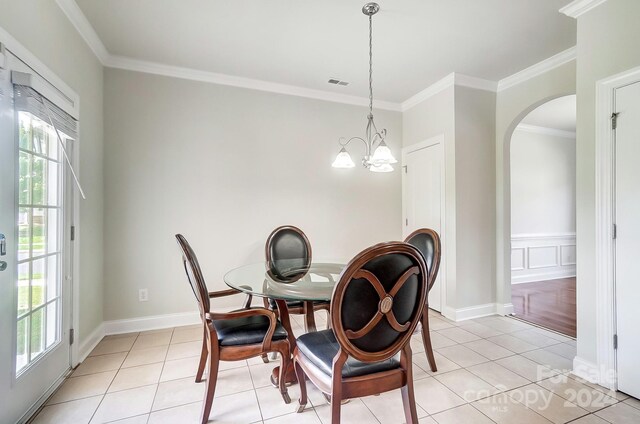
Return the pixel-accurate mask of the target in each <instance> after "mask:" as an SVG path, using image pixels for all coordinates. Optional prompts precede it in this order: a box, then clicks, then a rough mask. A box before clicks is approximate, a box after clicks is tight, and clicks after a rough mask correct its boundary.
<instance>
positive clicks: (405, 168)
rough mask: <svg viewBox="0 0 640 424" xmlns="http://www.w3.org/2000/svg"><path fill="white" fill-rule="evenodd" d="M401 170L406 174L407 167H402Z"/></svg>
mask: <svg viewBox="0 0 640 424" xmlns="http://www.w3.org/2000/svg"><path fill="white" fill-rule="evenodd" d="M402 169H404V173H405V174H406V173H407V169H408V167H407V165H405V166H403V167H402Z"/></svg>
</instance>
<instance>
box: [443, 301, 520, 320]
mask: <svg viewBox="0 0 640 424" xmlns="http://www.w3.org/2000/svg"><path fill="white" fill-rule="evenodd" d="M497 309H498V308H497V305H496V304H495V303H485V304H484V305H475V306H469V307H466V308H460V309H454V308H452V307H450V306H445V307H444V308H442V312H441V314H442V315H444V317H445V318H448V319H450V320H451V321H456V322H458V321H467V320H470V319H474V318H482V317H487V316H490V315H496V314H497V313H498V312H497ZM512 309H513V306H512Z"/></svg>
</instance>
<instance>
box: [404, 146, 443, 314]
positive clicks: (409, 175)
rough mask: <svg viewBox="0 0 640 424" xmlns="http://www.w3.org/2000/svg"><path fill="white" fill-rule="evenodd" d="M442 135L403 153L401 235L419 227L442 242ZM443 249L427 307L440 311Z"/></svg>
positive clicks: (411, 147)
mask: <svg viewBox="0 0 640 424" xmlns="http://www.w3.org/2000/svg"><path fill="white" fill-rule="evenodd" d="M442 149H443V146H442V137H437V138H435V139H432V140H428V141H426V142H425V143H421V144H418V145H416V146H410V147H409V148H406V149H405V150H404V152H403V165H404V166H403V168H404V173H403V179H402V182H403V183H402V185H403V210H404V217H405V218H404V219H405V221H404V223H403V224H404V225H403V229H404V231H403V236H404V237H406V236H408V235H409V234H410V233H411V232H413V231H415V230H417V229H419V228H431V229H433V230H435V231H436V232H437V233H438V234H439V235H440V238H441V240H442V242H443V243H444V237H443V234H442V229H443V225H442V224H443V222H442V217H443V216H444V214H443V212H442V208H443V207H444V200H443V199H444V189H443V187H444V185H443V182H444V166H443V162H444V155H443V150H442ZM444 260H445V258H444V249H443V257H442V261H441V263H440V271H439V272H438V277H437V278H436V282H435V283H434V285H433V287H432V288H431V291H430V292H429V307H430V308H431V309H434V310H436V311H441V310H442V283H441V281H442V279H443V277H442V276H443V274H444Z"/></svg>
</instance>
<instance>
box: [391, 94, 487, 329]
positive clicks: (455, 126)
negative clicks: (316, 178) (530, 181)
mask: <svg viewBox="0 0 640 424" xmlns="http://www.w3.org/2000/svg"><path fill="white" fill-rule="evenodd" d="M403 133H404V142H403V145H404V146H410V145H412V144H415V143H419V142H421V141H423V140H426V139H428V138H431V137H434V136H436V135H439V134H444V140H445V141H444V143H445V145H444V152H445V198H446V199H445V220H446V227H445V233H444V235H443V243H444V256H445V257H446V261H445V266H446V281H445V284H446V299H445V302H444V305H443V313H444V314H445V315H446V316H448V317H450V318H452V319H456V318H462V317H463V316H462V315H460V313H459V311H461V310H465V309H468V308H472V309H473V308H476V307H478V306H482V305H487V304H492V303H494V301H495V300H494V299H495V283H494V282H495V251H494V250H493V249H492V248H489V249H487V246H494V245H495V174H494V171H493V169H494V167H495V165H494V164H495V162H494V161H495V157H494V154H493V152H494V151H493V148H494V144H493V140H494V139H495V93H492V92H489V91H483V90H476V89H471V88H467V87H462V86H452V87H449V88H447V89H445V90H443V91H441V92H439V93H437V94H435V95H433V96H431V97H429V98H428V99H426V100H424V101H423V102H421V103H419V104H418V105H416V106H414V107H412V108H411V109H409V110H407V111H406V112H404V113H403ZM461 258H462V259H463V260H461ZM465 313H468V314H474V313H475V312H473V311H472V310H468V311H466V312H465ZM482 313H486V312H482V311H478V314H482Z"/></svg>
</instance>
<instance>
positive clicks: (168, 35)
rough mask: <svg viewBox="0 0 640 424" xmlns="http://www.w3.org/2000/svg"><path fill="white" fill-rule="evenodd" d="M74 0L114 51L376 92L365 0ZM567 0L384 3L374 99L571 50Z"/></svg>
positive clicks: (401, 96)
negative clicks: (339, 83) (371, 74)
mask: <svg viewBox="0 0 640 424" xmlns="http://www.w3.org/2000/svg"><path fill="white" fill-rule="evenodd" d="M76 1H77V3H78V5H79V6H80V9H81V10H82V12H83V13H84V15H85V16H86V17H87V19H88V21H89V22H90V23H91V25H92V26H93V28H94V29H95V31H96V32H97V34H98V36H99V37H100V39H101V40H102V42H103V43H104V45H105V46H106V48H107V50H108V51H109V53H110V54H112V55H121V56H127V57H131V58H135V59H141V60H147V61H152V62H158V63H163V64H167V65H174V66H181V67H187V68H193V69H197V70H202V71H209V72H216V73H222V74H228V75H233V76H239V77H246V78H253V79H258V80H264V81H270V82H276V83H283V84H290V85H295V86H300V87H305V88H311V89H318V90H324V91H330V92H336V93H342V94H348V95H353V96H364V97H366V96H367V95H368V93H367V83H368V75H367V68H368V40H367V37H368V22H367V17H366V16H364V15H363V14H362V12H361V7H362V5H363V4H364V3H365V0H357V1H356V0H325V1H323V2H318V1H317V0H316V1H310V0H278V1H265V0H109V1H105V0H76ZM567 2H568V0H482V1H480V0H393V1H390V0H389V1H385V0H379V3H380V5H381V8H382V10H381V12H379V13H378V14H377V15H376V16H374V34H373V35H374V96H375V97H376V99H380V100H386V101H391V102H402V101H404V100H406V99H407V98H409V97H411V96H412V95H414V94H416V93H417V92H419V91H421V90H423V89H424V88H426V87H428V86H429V85H431V84H433V83H434V82H436V81H438V80H440V79H441V78H443V77H444V76H446V75H448V74H449V73H451V72H454V71H455V72H458V73H462V74H466V75H471V76H474V77H478V78H483V79H487V80H491V81H498V80H500V79H502V78H505V77H507V76H509V75H511V74H513V73H515V72H517V71H520V70H522V69H524V68H527V67H529V66H531V65H533V64H535V63H537V62H540V61H541V60H544V59H546V58H548V57H550V56H553V55H554V54H556V53H559V52H561V51H564V50H566V49H568V48H570V47H572V46H574V45H575V38H576V27H575V25H576V23H575V20H574V19H571V18H569V17H567V16H564V15H561V14H560V13H559V12H558V9H559V8H560V7H562V6H564V5H565V4H566V3H567ZM331 77H334V78H337V79H340V80H343V81H349V82H350V84H349V85H348V86H346V87H343V86H334V85H330V84H328V83H327V80H328V79H329V78H331Z"/></svg>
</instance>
